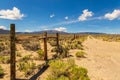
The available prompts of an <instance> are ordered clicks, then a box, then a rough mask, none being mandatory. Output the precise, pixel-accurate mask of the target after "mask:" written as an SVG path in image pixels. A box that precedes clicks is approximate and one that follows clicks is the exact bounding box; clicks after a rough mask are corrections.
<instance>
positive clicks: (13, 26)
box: [10, 24, 16, 80]
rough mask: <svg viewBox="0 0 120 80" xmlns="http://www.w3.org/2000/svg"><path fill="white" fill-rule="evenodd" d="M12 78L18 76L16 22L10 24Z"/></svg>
mask: <svg viewBox="0 0 120 80" xmlns="http://www.w3.org/2000/svg"><path fill="white" fill-rule="evenodd" d="M10 50H11V53H10V63H11V64H10V80H15V78H16V72H15V70H16V67H15V66H16V65H15V59H16V58H15V24H10Z"/></svg>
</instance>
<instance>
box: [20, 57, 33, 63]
mask: <svg viewBox="0 0 120 80" xmlns="http://www.w3.org/2000/svg"><path fill="white" fill-rule="evenodd" d="M31 56H32V55H26V56H24V57H22V58H21V59H20V61H25V62H27V61H28V60H30V59H31Z"/></svg>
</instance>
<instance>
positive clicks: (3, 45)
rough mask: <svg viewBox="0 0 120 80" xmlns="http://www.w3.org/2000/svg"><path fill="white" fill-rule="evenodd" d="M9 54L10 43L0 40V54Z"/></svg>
mask: <svg viewBox="0 0 120 80" xmlns="http://www.w3.org/2000/svg"><path fill="white" fill-rule="evenodd" d="M8 54H10V43H9V41H2V42H0V55H4V56H5V55H8Z"/></svg>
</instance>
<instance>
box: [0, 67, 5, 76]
mask: <svg viewBox="0 0 120 80" xmlns="http://www.w3.org/2000/svg"><path fill="white" fill-rule="evenodd" d="M3 76H4V70H3V68H2V67H1V65H0V78H3Z"/></svg>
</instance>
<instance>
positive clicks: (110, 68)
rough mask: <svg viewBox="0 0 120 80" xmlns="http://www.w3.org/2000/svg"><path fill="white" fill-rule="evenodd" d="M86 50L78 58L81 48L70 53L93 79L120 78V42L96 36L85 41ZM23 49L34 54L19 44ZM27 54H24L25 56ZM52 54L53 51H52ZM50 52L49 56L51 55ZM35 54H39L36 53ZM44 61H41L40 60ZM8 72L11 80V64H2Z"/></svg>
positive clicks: (47, 71) (40, 78)
mask: <svg viewBox="0 0 120 80" xmlns="http://www.w3.org/2000/svg"><path fill="white" fill-rule="evenodd" d="M83 45H84V51H85V52H86V53H87V54H86V55H85V58H76V57H75V53H76V52H77V51H79V50H70V54H71V55H73V57H72V58H74V59H75V62H76V64H77V65H78V66H82V67H85V68H87V69H88V75H89V77H90V79H91V80H120V42H107V41H102V40H98V39H95V38H90V37H88V39H87V40H86V41H85V42H83ZM17 46H18V47H19V49H20V50H21V53H26V54H27V55H28V54H32V55H33V53H34V52H30V53H29V52H28V51H25V50H24V49H23V48H22V47H21V45H17ZM48 49H49V51H48V52H50V49H51V48H50V46H49V44H48ZM26 54H22V56H25V55H26ZM51 54H52V53H51ZM51 54H49V56H51ZM33 56H37V55H36V53H34V55H33ZM38 62H39V63H42V62H41V61H38ZM36 64H37V63H36ZM2 67H3V68H4V70H6V71H5V72H6V74H8V75H5V76H4V79H0V80H9V71H10V69H9V66H8V65H6V64H5V65H2ZM49 72H50V71H49V69H48V70H46V71H45V72H44V73H43V74H42V75H41V76H40V77H39V78H38V80H44V79H45V78H46V77H47V74H49ZM21 75H22V74H19V72H18V73H17V77H21Z"/></svg>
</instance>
